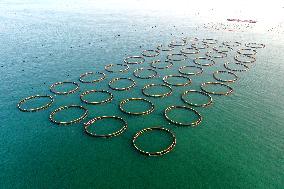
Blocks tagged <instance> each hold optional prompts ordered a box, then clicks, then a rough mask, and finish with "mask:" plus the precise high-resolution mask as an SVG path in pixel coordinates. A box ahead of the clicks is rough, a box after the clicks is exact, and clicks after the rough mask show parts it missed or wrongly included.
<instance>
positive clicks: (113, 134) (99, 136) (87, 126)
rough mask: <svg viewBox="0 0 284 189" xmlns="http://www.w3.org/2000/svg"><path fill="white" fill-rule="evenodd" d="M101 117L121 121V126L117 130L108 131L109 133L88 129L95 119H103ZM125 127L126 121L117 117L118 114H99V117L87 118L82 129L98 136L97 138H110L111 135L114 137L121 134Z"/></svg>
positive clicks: (93, 135)
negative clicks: (98, 132) (99, 132)
mask: <svg viewBox="0 0 284 189" xmlns="http://www.w3.org/2000/svg"><path fill="white" fill-rule="evenodd" d="M103 119H116V120H119V121H121V122H122V123H123V126H122V127H121V128H120V129H119V130H118V131H115V132H113V133H110V134H96V133H95V132H91V131H89V130H88V128H89V127H90V126H91V125H92V124H94V123H95V122H96V121H98V120H103ZM126 129H127V122H126V121H125V120H124V119H123V118H121V117H118V116H100V117H95V118H93V119H91V120H89V121H88V122H87V123H84V130H85V132H86V133H87V134H88V135H90V136H92V137H98V138H111V137H115V136H118V135H120V134H122V133H123V132H124V131H125V130H126Z"/></svg>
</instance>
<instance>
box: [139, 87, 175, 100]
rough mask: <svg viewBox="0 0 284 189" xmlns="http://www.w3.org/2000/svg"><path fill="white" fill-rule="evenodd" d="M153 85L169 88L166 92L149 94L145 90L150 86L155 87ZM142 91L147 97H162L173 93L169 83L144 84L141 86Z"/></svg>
mask: <svg viewBox="0 0 284 189" xmlns="http://www.w3.org/2000/svg"><path fill="white" fill-rule="evenodd" d="M155 86H161V87H165V88H167V89H169V91H168V92H166V93H161V94H149V93H147V92H146V90H147V89H149V88H151V87H155ZM142 93H143V94H144V95H145V96H149V97H156V98H163V97H166V96H170V95H171V94H172V93H173V89H172V88H171V87H170V86H169V85H166V84H149V85H145V86H144V87H143V88H142Z"/></svg>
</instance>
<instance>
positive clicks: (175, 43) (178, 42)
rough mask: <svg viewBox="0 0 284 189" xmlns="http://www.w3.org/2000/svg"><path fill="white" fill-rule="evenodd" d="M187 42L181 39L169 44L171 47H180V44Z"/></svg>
mask: <svg viewBox="0 0 284 189" xmlns="http://www.w3.org/2000/svg"><path fill="white" fill-rule="evenodd" d="M185 45H186V42H185V41H184V40H181V41H172V42H170V44H169V47H180V46H185Z"/></svg>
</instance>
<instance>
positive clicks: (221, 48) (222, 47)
mask: <svg viewBox="0 0 284 189" xmlns="http://www.w3.org/2000/svg"><path fill="white" fill-rule="evenodd" d="M213 50H214V51H216V52H222V53H226V52H230V51H232V50H233V49H232V48H231V47H230V46H226V45H219V46H215V47H213Z"/></svg>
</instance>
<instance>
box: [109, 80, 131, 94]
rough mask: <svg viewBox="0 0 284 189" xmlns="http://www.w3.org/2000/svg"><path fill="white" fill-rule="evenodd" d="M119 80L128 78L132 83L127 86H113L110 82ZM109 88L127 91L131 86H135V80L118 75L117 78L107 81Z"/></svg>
mask: <svg viewBox="0 0 284 189" xmlns="http://www.w3.org/2000/svg"><path fill="white" fill-rule="evenodd" d="M119 80H128V81H131V82H132V84H131V85H129V86H128V87H113V86H112V84H113V83H115V82H117V81H119ZM108 86H109V88H111V89H113V90H117V91H127V90H130V89H131V88H133V87H135V86H136V82H135V81H134V80H133V79H131V78H124V77H119V78H114V79H112V80H111V81H110V82H109V83H108Z"/></svg>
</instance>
